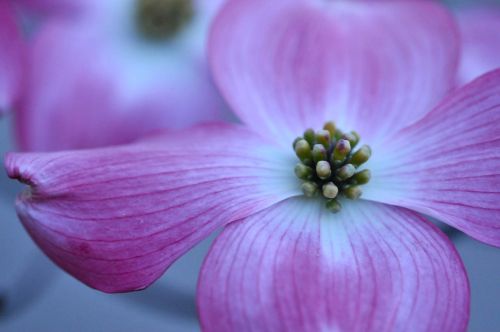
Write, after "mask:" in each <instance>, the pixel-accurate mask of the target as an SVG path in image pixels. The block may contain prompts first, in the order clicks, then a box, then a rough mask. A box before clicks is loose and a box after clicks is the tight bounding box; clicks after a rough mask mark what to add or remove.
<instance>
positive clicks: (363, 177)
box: [353, 169, 372, 184]
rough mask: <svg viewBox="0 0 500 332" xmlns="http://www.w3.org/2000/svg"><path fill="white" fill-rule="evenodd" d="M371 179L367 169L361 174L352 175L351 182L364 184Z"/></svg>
mask: <svg viewBox="0 0 500 332" xmlns="http://www.w3.org/2000/svg"><path fill="white" fill-rule="evenodd" d="M371 177H372V174H371V172H370V170H369V169H365V170H362V171H361V172H358V173H356V174H354V176H353V180H354V182H356V184H366V183H368V182H369V181H370V178H371Z"/></svg>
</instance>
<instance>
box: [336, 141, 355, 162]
mask: <svg viewBox="0 0 500 332" xmlns="http://www.w3.org/2000/svg"><path fill="white" fill-rule="evenodd" d="M349 152H351V143H349V141H348V140H346V139H340V140H339V141H338V142H337V144H336V145H335V150H333V155H332V159H333V160H332V162H333V164H335V165H339V164H341V163H342V162H343V161H344V160H345V158H346V157H347V155H348V154H349Z"/></svg>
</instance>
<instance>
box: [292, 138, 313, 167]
mask: <svg viewBox="0 0 500 332" xmlns="http://www.w3.org/2000/svg"><path fill="white" fill-rule="evenodd" d="M295 154H296V155H297V157H299V159H300V160H301V161H303V162H304V163H306V164H308V163H310V162H311V160H312V153H311V146H310V145H309V143H308V142H307V141H306V140H305V139H301V140H299V141H298V142H297V143H295Z"/></svg>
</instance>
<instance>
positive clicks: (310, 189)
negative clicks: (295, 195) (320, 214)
mask: <svg viewBox="0 0 500 332" xmlns="http://www.w3.org/2000/svg"><path fill="white" fill-rule="evenodd" d="M302 192H303V193H304V195H305V196H306V197H313V196H314V195H316V194H317V192H318V185H317V184H316V183H314V182H311V181H307V182H304V183H302Z"/></svg>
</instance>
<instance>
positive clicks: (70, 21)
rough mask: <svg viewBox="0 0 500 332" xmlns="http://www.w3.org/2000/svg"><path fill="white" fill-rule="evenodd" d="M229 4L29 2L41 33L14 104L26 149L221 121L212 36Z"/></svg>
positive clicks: (124, 138)
mask: <svg viewBox="0 0 500 332" xmlns="http://www.w3.org/2000/svg"><path fill="white" fill-rule="evenodd" d="M221 2H222V1H221V0H212V1H200V0H169V1H162V0H139V1H136V0H109V1H98V0H92V1H76V2H72V3H71V5H69V4H68V1H63V0H59V1H55V2H52V6H49V4H51V2H49V1H42V2H41V3H38V2H35V1H29V2H28V1H24V3H22V4H23V5H24V6H20V7H18V8H19V10H20V13H21V14H23V15H24V16H23V17H25V18H26V17H27V18H28V19H29V18H32V19H33V18H34V17H37V18H38V22H37V24H36V25H35V27H34V28H33V27H32V25H30V24H27V25H28V26H29V27H30V29H31V30H32V29H35V31H34V32H33V31H31V35H32V36H31V40H30V48H29V51H28V54H27V57H28V61H27V66H26V71H25V77H24V86H23V89H22V93H21V95H20V98H19V101H18V102H16V103H15V104H14V105H13V108H14V110H15V113H14V120H15V121H14V122H15V133H16V138H17V142H18V144H19V148H20V149H22V150H30V151H33V150H36V151H46V150H60V149H74V148H86V147H96V146H103V145H110V144H117V143H124V142H129V141H132V140H134V139H137V138H138V137H141V136H143V135H145V134H148V133H150V132H152V131H155V130H158V129H163V128H179V127H185V126H188V125H191V124H193V123H196V122H199V121H204V120H215V119H220V118H221V117H222V114H223V111H224V105H223V103H222V100H221V99H220V97H219V95H218V93H217V92H216V90H215V89H214V87H213V85H212V82H211V78H210V76H209V73H208V70H207V67H206V60H205V38H206V34H207V30H208V26H209V23H210V20H211V18H212V16H213V15H214V14H215V12H216V10H217V8H218V7H219V5H220V3H221ZM36 14H38V15H36ZM25 21H26V20H25Z"/></svg>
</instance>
